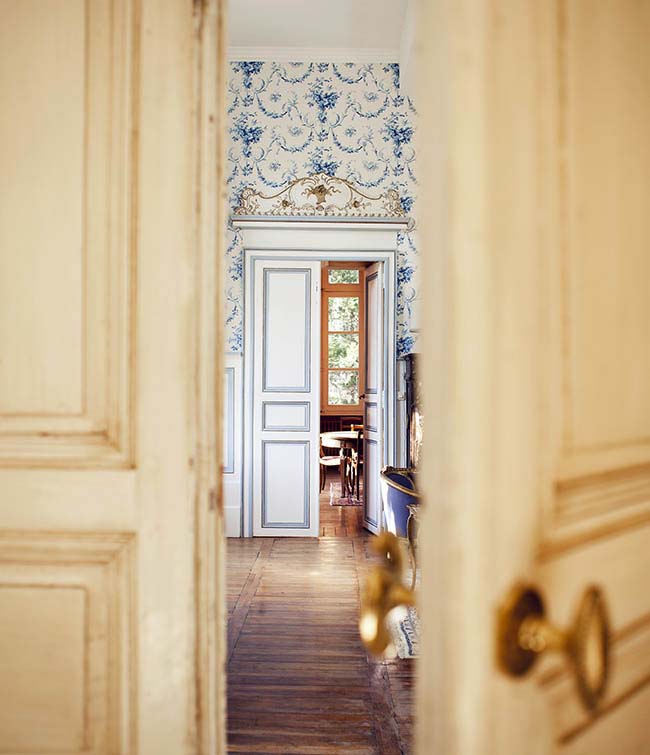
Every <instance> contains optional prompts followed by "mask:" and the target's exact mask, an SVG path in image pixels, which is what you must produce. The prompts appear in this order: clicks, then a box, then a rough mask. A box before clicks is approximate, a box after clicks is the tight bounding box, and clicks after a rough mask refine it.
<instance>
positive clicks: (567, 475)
mask: <svg viewBox="0 0 650 755" xmlns="http://www.w3.org/2000/svg"><path fill="white" fill-rule="evenodd" d="M554 21H555V23H554V24H553V27H552V28H553V38H552V39H551V43H550V47H551V48H552V49H554V50H555V53H556V65H557V68H556V75H557V82H556V88H555V92H556V100H555V109H554V111H553V113H554V119H555V124H556V129H557V130H556V134H557V141H556V149H557V152H556V153H555V165H556V170H555V173H552V174H550V175H552V180H554V181H555V182H556V186H557V190H556V193H555V196H556V197H557V201H558V205H557V208H558V209H557V215H556V216H555V217H556V219H557V242H558V243H557V244H555V245H552V246H550V247H549V248H548V253H549V254H550V255H552V256H553V257H554V259H552V260H551V261H550V262H547V263H546V269H547V270H548V271H549V272H550V275H549V279H548V281H547V283H546V285H545V286H543V291H546V292H550V293H551V296H550V298H548V299H547V301H546V304H545V305H543V311H545V312H547V313H554V314H552V315H551V317H550V319H547V320H546V325H547V328H548V329H547V333H548V334H550V339H549V342H550V343H552V344H553V351H552V353H550V354H549V356H548V364H549V365H550V370H551V380H550V381H549V383H548V386H546V388H547V392H546V395H545V399H544V401H543V405H544V406H545V407H548V408H549V411H547V412H545V413H544V414H543V416H542V426H543V430H542V432H543V436H544V437H546V438H548V439H549V440H550V443H549V446H548V447H547V448H545V449H543V456H544V455H546V459H545V464H546V465H547V466H546V467H545V469H546V470H547V471H548V477H547V478H546V481H545V488H544V490H543V496H542V500H543V501H544V502H545V504H544V509H543V513H544V515H543V517H542V520H543V522H544V527H543V533H542V542H541V545H540V550H539V554H540V558H541V561H540V565H539V578H540V580H541V582H542V583H543V584H544V588H545V593H546V595H547V596H548V599H549V601H550V604H551V605H552V610H553V613H554V615H555V616H556V617H557V620H558V621H559V622H560V623H568V622H569V620H570V618H571V616H572V614H573V610H574V607H575V603H576V601H577V600H578V598H579V596H580V594H581V592H582V590H584V588H585V586H586V584H587V583H588V582H595V583H597V584H600V585H601V586H602V588H603V590H604V592H605V595H606V596H607V599H608V602H609V606H610V610H611V617H612V623H613V628H614V637H613V648H612V681H611V685H610V688H609V690H608V693H607V696H606V699H605V701H604V703H603V706H604V707H603V710H602V711H601V712H600V713H599V714H598V715H596V716H595V717H593V716H590V715H588V714H587V713H586V712H585V710H584V708H583V707H582V706H581V705H580V703H579V701H578V700H577V698H576V695H575V690H574V686H573V682H572V679H571V675H570V673H569V669H568V668H567V667H566V666H564V667H563V670H561V664H558V662H557V661H556V662H555V663H550V668H546V669H544V670H543V671H541V672H540V679H541V680H542V687H543V688H544V689H545V691H546V692H547V693H548V695H549V700H550V703H551V710H552V717H551V718H552V721H553V726H554V735H555V737H556V740H557V742H558V746H559V749H560V750H562V749H563V748H564V747H567V748H568V751H569V752H574V751H575V752H581V751H586V750H584V749H583V748H584V747H586V746H587V745H586V744H583V743H582V742H581V740H583V739H584V742H585V743H586V742H587V741H588V740H589V736H588V731H589V729H590V728H591V727H592V726H593V727H594V728H595V729H596V728H598V729H600V730H601V731H603V732H605V731H606V730H607V729H608V727H609V728H612V729H614V728H618V724H617V723H615V722H612V723H608V724H605V723H604V721H603V722H600V720H601V719H607V718H612V719H616V718H618V717H619V716H620V717H622V718H624V719H627V718H628V716H629V715H631V714H629V713H628V712H627V711H626V705H627V701H628V699H629V700H631V699H632V698H634V696H635V695H637V694H639V695H641V696H643V697H645V698H646V699H647V695H648V691H647V686H646V685H647V684H648V682H650V595H648V593H647V590H645V588H644V582H645V576H644V575H647V574H648V573H649V571H648V570H649V569H650V560H649V556H648V549H647V542H648V537H650V435H649V433H650V391H649V390H648V386H649V385H650V255H648V253H647V248H648V240H650V214H649V213H648V212H646V211H645V208H644V203H645V201H646V200H645V199H644V197H646V198H647V192H648V190H650V149H649V148H648V144H647V137H646V132H647V127H648V124H650V97H648V96H647V93H648V92H649V91H650V74H649V73H648V71H649V70H650V51H649V50H648V46H647V44H646V40H647V35H648V33H649V32H650V8H648V6H647V5H645V4H642V3H641V4H639V3H636V4H635V3H621V4H607V3H597V4H595V5H594V4H593V3H587V2H558V3H557V5H556V15H555V19H554ZM642 92H645V94H646V96H643V95H642ZM551 217H552V215H551ZM632 717H633V716H632ZM594 736H595V737H596V739H597V737H598V735H594ZM603 736H604V735H603ZM631 751H632V750H631ZM598 752H605V750H602V749H599V750H598Z"/></svg>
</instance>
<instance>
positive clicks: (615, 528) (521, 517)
mask: <svg viewBox="0 0 650 755" xmlns="http://www.w3.org/2000/svg"><path fill="white" fill-rule="evenodd" d="M465 5H466V4H465ZM465 5H463V8H465ZM469 6H470V7H471V9H472V10H471V12H467V13H463V12H462V8H460V7H458V6H454V7H453V8H452V7H451V6H450V5H444V4H440V3H424V2H423V3H421V10H422V13H421V18H420V25H421V28H422V33H423V43H426V44H424V46H423V48H422V49H423V52H422V55H421V60H420V67H421V68H422V69H423V70H424V71H425V72H426V76H425V79H426V80H425V82H424V83H425V87H423V88H422V89H421V91H420V101H419V102H418V110H419V111H420V113H421V116H422V118H423V119H424V121H425V127H423V130H424V131H425V132H426V134H427V140H426V142H427V143H426V144H423V145H422V153H421V155H422V162H421V167H420V171H421V177H420V183H421V184H422V185H423V186H424V187H425V188H424V191H425V194H426V192H427V191H428V192H429V193H428V196H427V197H426V202H427V206H428V210H429V211H427V212H423V215H424V216H425V217H424V222H423V225H424V228H423V234H424V239H425V244H424V249H425V251H426V254H423V265H424V266H426V270H425V274H424V278H425V281H426V282H425V286H427V287H428V288H427V290H425V291H424V293H423V297H422V298H423V302H424V304H425V308H426V310H425V312H424V316H423V320H424V321H425V322H427V323H428V324H429V325H430V330H429V332H428V333H427V334H426V337H425V341H424V343H423V345H422V352H423V354H424V358H425V360H427V361H426V363H425V370H424V374H425V398H426V416H427V418H428V421H427V433H430V434H429V435H428V436H427V437H426V438H425V444H426V448H425V460H424V464H423V469H424V471H425V474H428V476H429V477H428V480H427V494H428V511H427V518H426V520H425V523H424V525H423V530H422V533H421V538H420V549H421V552H422V558H423V559H424V574H423V583H424V584H426V589H425V590H422V595H421V607H422V611H423V614H424V624H425V630H426V632H427V634H428V636H427V637H426V642H425V643H424V644H425V653H424V655H423V658H422V659H421V662H420V666H419V669H420V674H421V687H420V702H421V705H420V709H419V732H420V735H419V736H420V739H419V742H420V749H419V751H420V752H421V753H425V752H427V753H432V752H433V753H437V755H443V754H444V755H461V753H462V755H475V754H476V755H478V754H480V755H483V754H487V753H494V754H495V755H496V753H499V755H523V754H524V753H539V754H540V755H551V753H553V754H554V755H555V754H557V755H559V754H560V753H561V754H562V755H578V753H581V754H583V755H613V754H614V753H616V754H617V755H631V754H632V753H635V754H638V755H640V754H641V753H649V752H650V729H649V728H648V711H649V710H650V589H648V575H650V138H649V134H650V44H649V43H648V40H650V3H648V2H633V1H632V0H617V1H616V2H614V1H612V2H608V1H606V0H597V1H596V2H594V1H593V0H553V2H543V3H537V2H506V1H503V2H496V3H489V4H488V3H483V2H475V3H470V4H469ZM466 10H467V9H466ZM431 90H434V91H435V93H436V94H435V97H432V96H431V94H427V92H431ZM518 583H520V585H521V583H524V584H525V585H528V586H529V587H530V588H531V589H534V590H536V591H538V592H539V595H540V596H541V598H542V599H543V601H544V604H545V612H546V617H547V619H548V620H549V621H550V622H551V623H552V624H553V625H554V626H555V627H557V628H558V629H560V630H562V633H561V634H552V633H550V632H549V631H548V628H546V629H545V628H544V626H543V625H542V624H541V623H540V622H539V621H538V620H537V621H532V622H528V623H527V624H525V625H523V626H522V622H521V615H520V616H519V618H518V617H517V611H516V610H515V611H514V612H513V610H512V608H513V605H516V606H517V607H518V609H521V610H522V612H523V609H524V608H525V604H526V603H527V604H528V609H529V610H531V609H532V610H533V614H535V611H537V612H539V604H538V603H537V599H536V598H535V596H534V595H533V594H531V593H527V594H525V595H523V598H524V599H523V600H519V601H517V600H514V598H513V596H514V593H513V592H512V590H513V587H514V586H516V585H517V584H518ZM593 585H595V586H597V587H598V588H599V589H600V591H601V592H600V597H598V594H597V593H594V592H589V591H588V588H590V586H593ZM585 596H586V597H585ZM519 598H522V594H521V593H520V594H519ZM601 598H602V599H603V600H604V603H605V604H606V605H607V607H608V612H609V617H610V622H611V632H610V633H609V636H608V640H609V641H608V643H605V644H606V645H608V647H609V653H610V655H609V678H608V683H607V685H606V687H605V689H604V693H603V694H602V695H601V694H600V681H601V680H602V678H603V675H604V672H605V670H606V669H605V658H604V655H603V649H604V640H605V637H604V634H603V633H602V630H603V624H602V622H601V618H602V616H601V615H600V613H599V611H600V607H601V606H602V605H603V604H602V603H601V602H600V600H601ZM513 600H514V602H513ZM583 600H584V601H586V602H582V604H581V601H583ZM580 605H581V606H582V608H581V610H579V606H580ZM507 619H509V620H507ZM576 622H577V623H576ZM513 628H514V629H513ZM569 629H573V632H572V633H568V630H569ZM515 630H516V631H515ZM513 632H514V633H513ZM568 638H570V639H568ZM563 643H564V649H563V650H562V651H561V652H560V651H555V652H554V651H553V647H552V646H553V645H561V644H563ZM526 648H527V649H526ZM544 648H546V651H545V652H543V653H542V652H537V653H536V652H535V651H542V650H544ZM508 654H510V655H508ZM535 656H540V657H539V658H538V660H537V662H535V663H534V664H533V665H532V667H531V668H530V669H529V671H528V673H527V674H526V675H522V676H521V677H520V678H517V679H515V678H513V677H510V676H507V675H506V674H505V673H503V670H502V667H504V666H507V665H508V664H509V665H510V668H511V669H512V670H516V671H519V672H521V671H523V670H524V669H525V668H526V667H527V666H529V665H531V661H532V659H533V658H534V657H535Z"/></svg>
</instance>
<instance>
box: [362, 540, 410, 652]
mask: <svg viewBox="0 0 650 755" xmlns="http://www.w3.org/2000/svg"><path fill="white" fill-rule="evenodd" d="M372 548H373V550H374V551H375V552H376V553H379V554H380V555H381V556H382V563H381V564H380V565H379V566H376V567H375V568H374V569H373V570H372V571H371V572H370V574H368V577H367V579H366V582H365V585H364V589H363V590H362V593H361V614H360V617H359V633H360V635H361V639H362V640H363V642H364V644H365V645H366V647H367V648H368V650H370V652H371V653H374V654H375V655H381V654H382V653H383V652H384V651H385V650H386V648H387V647H388V645H389V644H390V641H391V636H390V632H389V631H388V628H387V626H386V616H387V615H388V613H389V612H390V611H392V610H393V608H396V607H397V606H399V605H404V606H412V605H414V604H415V593H414V592H413V590H409V589H408V588H407V587H405V586H404V585H403V583H402V579H403V572H404V563H403V556H402V550H401V547H400V544H399V541H398V539H397V538H396V537H395V535H392V534H391V533H390V532H382V533H381V535H379V536H378V537H376V538H375V539H374V540H373V541H372Z"/></svg>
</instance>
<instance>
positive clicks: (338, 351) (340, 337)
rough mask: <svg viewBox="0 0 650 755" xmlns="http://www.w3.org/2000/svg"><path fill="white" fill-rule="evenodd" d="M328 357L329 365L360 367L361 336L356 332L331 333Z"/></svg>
mask: <svg viewBox="0 0 650 755" xmlns="http://www.w3.org/2000/svg"><path fill="white" fill-rule="evenodd" d="M328 358H329V362H328V365H329V367H339V368H340V367H358V366H359V336H358V335H357V334H356V333H355V334H352V333H350V334H349V335H348V334H347V333H330V335H329V344H328Z"/></svg>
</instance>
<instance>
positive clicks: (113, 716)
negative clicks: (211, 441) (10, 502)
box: [0, 531, 136, 755]
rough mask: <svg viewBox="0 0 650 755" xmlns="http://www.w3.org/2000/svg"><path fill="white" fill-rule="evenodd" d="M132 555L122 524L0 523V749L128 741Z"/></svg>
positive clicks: (88, 747) (89, 753)
mask: <svg viewBox="0 0 650 755" xmlns="http://www.w3.org/2000/svg"><path fill="white" fill-rule="evenodd" d="M134 559H135V541H134V537H133V535H131V534H129V533H120V532H105V533H102V532H97V533H94V532H88V533H85V532H70V533H66V532H60V533H54V532H17V531H13V532H12V531H4V532H2V533H0V608H1V610H2V616H3V620H2V628H0V652H1V654H2V657H1V658H0V663H2V667H3V669H4V670H5V671H6V673H5V674H4V680H3V681H1V682H0V687H1V689H0V692H1V693H2V699H3V709H2V711H1V712H0V752H2V753H16V752H20V753H24V754H25V755H31V754H32V753H33V755H36V753H38V754H39V755H55V753H63V752H65V753H68V755H81V754H82V753H85V755H103V754H104V753H109V752H110V753H115V755H129V754H130V753H133V752H134V751H135V721H134V720H133V719H132V711H133V710H134V701H135V697H136V686H135V685H136V665H135V660H136V659H135V654H134V648H135V620H136V614H135V591H134V588H133V580H134V567H135V561H134ZM53 650H55V651H56V652H53ZM27 720H29V721H30V722H31V723H32V726H30V727H25V726H24V725H23V724H24V721H27Z"/></svg>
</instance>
